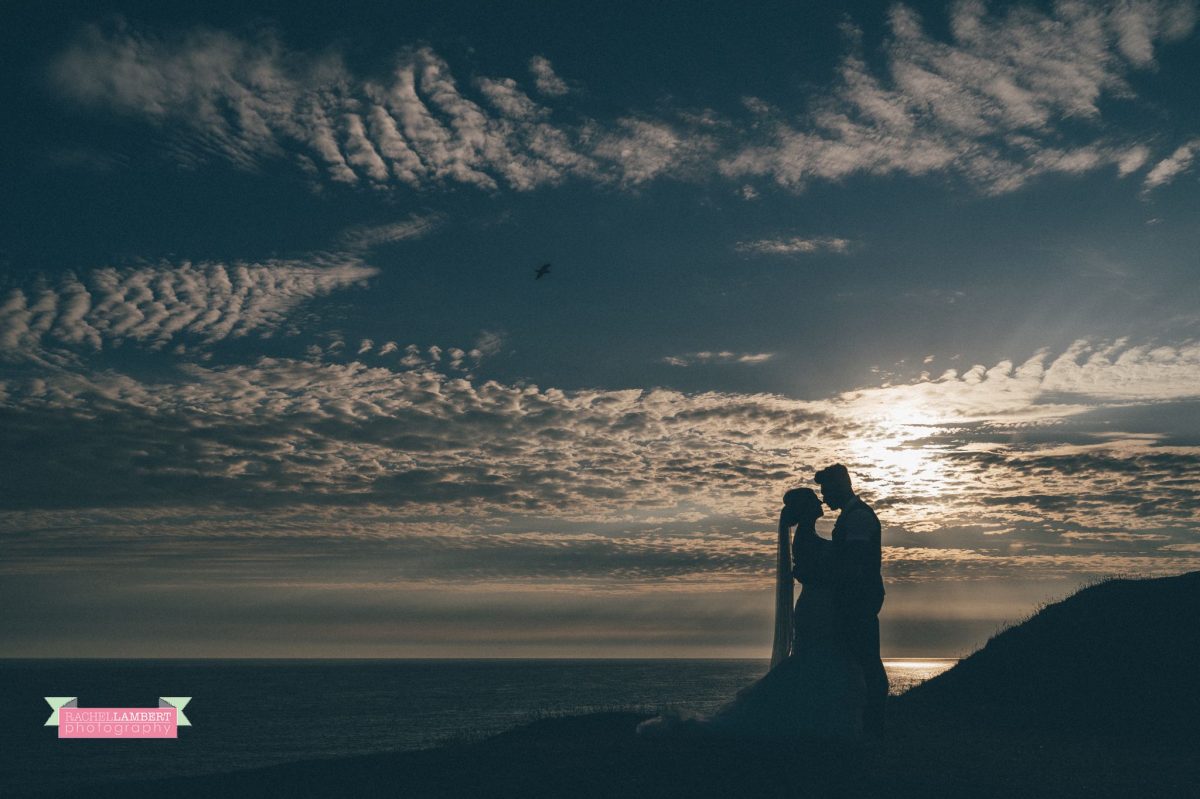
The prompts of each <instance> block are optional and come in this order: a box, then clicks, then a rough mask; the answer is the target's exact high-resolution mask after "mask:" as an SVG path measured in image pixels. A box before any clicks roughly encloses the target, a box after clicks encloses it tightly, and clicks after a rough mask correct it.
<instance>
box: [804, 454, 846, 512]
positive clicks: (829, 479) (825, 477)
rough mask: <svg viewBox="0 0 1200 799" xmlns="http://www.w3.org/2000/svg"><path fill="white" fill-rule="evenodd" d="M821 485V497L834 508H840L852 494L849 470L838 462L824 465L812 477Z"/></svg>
mask: <svg viewBox="0 0 1200 799" xmlns="http://www.w3.org/2000/svg"><path fill="white" fill-rule="evenodd" d="M813 479H815V480H816V481H817V483H818V484H820V486H821V499H823V500H824V501H825V504H826V505H828V506H829V507H831V508H833V509H834V510H841V509H842V508H844V507H845V506H846V503H847V502H849V501H850V498H851V497H853V496H854V489H853V488H851V487H850V472H849V471H848V470H847V469H846V467H845V466H843V465H842V464H840V463H835V464H833V465H832V466H826V467H825V468H824V469H822V470H821V471H819V472H817V474H816V477H814V478H813Z"/></svg>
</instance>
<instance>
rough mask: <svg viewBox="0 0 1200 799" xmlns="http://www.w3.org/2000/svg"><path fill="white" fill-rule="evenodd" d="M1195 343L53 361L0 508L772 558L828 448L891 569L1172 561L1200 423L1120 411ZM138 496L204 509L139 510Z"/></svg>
mask: <svg viewBox="0 0 1200 799" xmlns="http://www.w3.org/2000/svg"><path fill="white" fill-rule="evenodd" d="M1196 353H1197V349H1196V346H1195V345H1194V344H1187V345H1182V346H1176V347H1148V346H1131V345H1129V344H1127V343H1122V344H1108V345H1103V344H1097V343H1087V342H1080V343H1079V344H1077V345H1075V346H1074V347H1072V348H1071V349H1070V350H1069V351H1068V352H1065V353H1063V354H1061V355H1059V356H1057V357H1054V358H1050V357H1049V356H1048V355H1047V354H1044V353H1042V354H1038V355H1036V356H1035V357H1034V358H1032V359H1028V360H1027V361H1026V362H1025V363H1024V364H1022V365H1021V366H1019V367H1016V366H1013V365H1012V364H1010V363H1007V362H1005V363H1001V364H997V365H996V366H994V367H991V368H983V367H979V368H977V369H970V370H967V371H965V372H964V373H963V374H961V375H960V374H957V373H954V374H945V375H943V376H942V377H941V378H938V379H932V378H925V379H921V380H918V381H916V382H913V383H907V384H902V385H897V386H890V387H883V388H876V389H866V390H862V391H857V392H850V393H847V394H844V395H841V396H838V397H832V398H829V399H826V400H819V401H800V400H793V399H789V398H785V397H780V396H776V395H766V394H749V395H747V394H717V393H700V394H685V393H679V392H673V391H662V390H654V391H643V390H629V391H611V390H608V391H600V390H589V391H570V392H567V391H561V390H558V389H554V388H546V389H542V388H538V387H534V386H522V385H505V384H502V383H498V382H495V381H481V380H477V379H476V380H468V379H465V378H463V377H454V376H452V375H448V374H445V373H442V372H440V371H438V369H437V368H436V366H437V363H436V362H435V361H434V360H433V359H432V358H422V359H421V362H420V363H419V364H414V366H413V368H411V369H395V368H380V367H369V366H366V365H364V364H362V363H359V362H357V361H350V362H347V363H325V362H320V361H297V360H290V359H267V358H264V359H260V360H258V361H257V362H255V363H253V364H248V365H224V366H215V367H208V366H203V365H197V364H186V365H183V366H180V367H179V368H178V370H177V372H176V373H175V374H174V375H168V376H164V377H161V378H159V379H154V380H150V379H137V378H134V377H132V376H130V375H124V374H119V373H115V372H111V371H107V372H87V371H86V370H64V369H58V370H54V371H49V372H47V373H45V374H41V375H39V376H37V377H24V378H14V379H8V380H5V381H3V382H0V416H2V417H3V426H2V428H0V430H2V431H3V433H2V434H0V436H2V440H3V444H4V446H3V447H2V448H0V452H3V453H5V454H4V456H3V459H2V460H0V473H2V476H3V478H4V483H5V485H6V486H9V487H10V488H11V490H10V491H7V492H6V493H5V496H4V500H3V502H4V506H5V510H4V513H3V517H4V520H5V521H4V525H5V528H4V529H6V530H8V531H9V532H8V534H9V535H12V536H15V540H17V541H18V542H20V544H21V547H22V552H24V553H25V554H24V556H23V557H25V558H26V559H27V560H36V553H37V552H38V551H39V547H40V546H41V544H39V543H38V540H39V539H38V537H37V536H31V535H30V532H29V531H30V530H33V529H46V530H53V529H62V528H61V527H56V525H59V524H60V523H61V519H59V520H58V521H54V519H55V518H57V517H60V516H62V514H64V513H65V511H64V510H63V509H65V508H73V509H74V510H73V511H71V512H70V513H71V514H73V515H74V518H76V519H77V520H80V523H87V522H83V521H82V520H87V519H91V520H92V522H90V523H88V525H89V527H94V528H95V529H97V530H99V529H102V528H103V529H110V530H112V531H114V532H113V534H114V535H134V536H137V537H142V538H145V539H148V540H150V541H158V540H159V539H160V537H162V536H166V537H167V538H170V537H171V536H177V535H183V536H184V538H185V539H186V538H187V537H189V536H191V537H198V538H200V539H203V538H204V537H205V536H208V535H210V534H211V535H212V536H214V537H215V538H216V539H218V540H223V539H224V538H225V537H228V535H231V534H234V535H237V536H238V537H239V541H240V543H237V544H236V547H235V548H236V549H237V551H238V552H240V553H242V554H243V556H245V557H251V556H250V554H249V553H251V552H253V551H255V547H256V546H258V545H257V544H255V543H254V541H255V538H256V536H260V535H261V536H263V537H264V540H265V539H267V538H270V539H271V540H272V541H275V540H277V539H278V538H280V537H282V538H284V539H289V540H290V539H295V540H294V541H293V543H292V544H287V545H283V544H278V543H275V544H272V545H271V546H272V547H274V548H275V550H274V551H275V552H276V554H275V555H273V556H271V557H282V556H283V554H284V553H288V552H300V553H303V552H313V551H316V550H319V549H320V548H321V547H322V546H325V543H321V542H322V541H324V542H326V543H327V542H328V541H333V540H339V539H340V540H343V541H347V542H350V541H358V540H364V539H370V540H378V541H385V540H386V541H390V542H391V543H388V544H386V546H387V547H390V549H389V552H390V553H391V554H390V555H388V557H391V558H394V559H395V561H394V562H395V563H397V564H399V563H408V562H411V563H414V564H415V563H423V564H425V566H427V567H428V569H429V570H428V571H427V572H425V574H426V575H427V576H428V577H429V578H430V579H433V578H434V577H435V576H436V575H437V574H441V571H439V570H441V569H443V567H444V569H446V570H452V569H453V568H455V567H454V565H453V564H454V563H455V562H456V561H457V558H458V555H461V554H462V553H463V552H465V551H466V550H470V549H476V550H478V551H484V552H487V553H488V562H489V564H490V565H488V566H486V567H484V566H481V567H480V568H483V569H485V571H487V573H489V574H492V575H494V576H495V577H496V579H502V578H503V577H504V576H505V575H508V576H509V577H513V578H516V577H521V576H524V577H529V578H530V579H535V578H536V579H542V578H546V577H547V575H550V574H553V573H560V574H573V575H579V574H584V573H593V571H590V570H594V573H595V574H596V575H602V574H605V573H607V574H609V575H610V576H612V575H622V579H628V580H637V579H651V578H654V579H658V578H663V577H665V576H669V575H674V576H675V577H678V578H684V577H689V578H690V577H698V576H700V575H703V574H709V575H710V576H711V575H714V574H718V573H720V574H727V575H732V576H733V577H731V579H734V578H735V577H736V575H741V577H740V578H736V579H749V578H754V579H757V578H758V576H761V575H760V572H761V564H759V563H758V561H757V560H756V558H757V557H758V555H756V554H754V553H761V551H762V549H763V548H764V547H767V548H769V546H768V544H769V529H767V528H769V524H770V521H769V519H768V518H766V517H767V516H769V511H770V509H771V508H772V506H773V505H774V503H775V502H776V501H777V498H778V496H779V495H780V494H781V493H782V491H783V490H784V489H786V488H788V487H790V486H792V485H795V484H796V482H797V481H799V480H802V479H803V476H804V474H805V473H809V472H811V470H812V469H813V467H815V466H817V465H820V464H823V463H825V462H828V461H830V460H834V459H837V460H842V461H844V462H846V463H847V464H848V465H849V466H850V467H851V469H852V470H853V471H854V472H855V473H856V474H857V475H858V476H859V478H860V484H861V486H862V488H863V490H864V491H866V492H867V493H868V495H869V496H873V497H875V498H877V500H878V503H877V504H878V506H879V508H880V510H881V512H882V513H883V514H884V518H885V520H886V521H887V523H888V533H887V535H888V540H889V546H892V547H894V548H893V549H890V550H889V555H888V558H889V569H891V570H892V574H893V576H894V577H895V578H897V579H914V580H915V579H928V578H930V577H934V576H938V575H945V574H947V573H950V572H953V573H956V574H957V573H961V574H968V573H969V574H973V575H977V576H986V575H997V574H1004V573H1018V572H1019V573H1028V572H1030V571H1038V570H1040V571H1045V572H1047V573H1054V574H1063V573H1069V572H1072V571H1075V572H1083V571H1086V572H1089V573H1090V572H1104V571H1119V570H1134V569H1136V570H1139V571H1155V570H1166V569H1177V568H1180V566H1181V564H1182V563H1183V562H1185V561H1189V562H1190V559H1192V558H1194V557H1195V553H1194V552H1192V551H1191V550H1189V549H1186V548H1180V547H1186V546H1187V545H1188V544H1189V543H1192V542H1194V540H1195V535H1196V527H1197V522H1196V520H1197V515H1198V513H1200V496H1198V492H1197V486H1196V485H1195V482H1194V480H1193V479H1191V475H1193V474H1194V473H1195V470H1196V468H1197V466H1200V448H1197V447H1195V446H1194V444H1191V443H1182V444H1171V443H1170V442H1169V441H1165V440H1164V438H1165V437H1167V435H1168V434H1169V433H1170V432H1171V431H1169V430H1166V429H1165V428H1162V427H1161V425H1162V424H1163V423H1162V422H1161V420H1159V421H1158V424H1160V432H1159V433H1146V432H1125V431H1123V430H1122V429H1121V428H1120V427H1115V426H1114V425H1113V424H1112V420H1113V418H1114V417H1112V416H1111V415H1108V416H1106V414H1111V413H1115V412H1117V411H1121V412H1128V411H1129V410H1130V409H1137V408H1150V409H1154V410H1155V411H1156V412H1157V409H1159V408H1161V404H1162V403H1176V404H1178V403H1186V402H1195V401H1197V400H1198V399H1200V391H1198V390H1197V389H1196V388H1195V386H1197V385H1200V359H1197V357H1196ZM1139 387H1140V388H1139ZM1148 418H1149V420H1150V421H1151V422H1152V423H1153V422H1155V420H1156V419H1157V416H1156V415H1155V413H1152V414H1150V416H1149V417H1148ZM1176 432H1179V431H1176ZM1183 432H1187V431H1183ZM1192 440H1194V436H1193V438H1192ZM79 442H87V443H86V445H81V444H80V443H79ZM30 449H33V450H38V451H53V452H55V453H56V457H54V458H46V459H34V460H30V459H28V458H25V457H23V456H22V455H21V454H20V453H22V452H26V451H29V450H30ZM147 513H150V514H159V518H168V517H170V516H171V515H172V514H175V515H177V516H179V517H181V518H185V519H188V521H183V522H179V523H177V524H176V523H170V524H163V525H158V524H157V523H156V527H155V529H157V530H159V532H156V533H147V532H146V529H147V528H146V526H145V525H144V520H145V518H146V514H147ZM198 517H199V518H200V519H203V520H206V521H203V522H201V521H197V518H198ZM101 518H103V519H105V520H106V521H105V522H104V524H99V520H100V519H101ZM303 518H307V519H308V521H307V522H303V521H301V520H302V519H303ZM231 519H232V520H233V521H230V520H231ZM434 520H440V521H436V523H435V522H434ZM447 522H449V523H450V526H448V525H447ZM231 525H232V526H231ZM68 526H70V525H68ZM183 526H187V527H188V530H187V532H186V533H181V532H180V527H183ZM234 528H237V530H239V531H240V532H235V531H234ZM122 530H124V532H121V531H122ZM206 531H207V532H206ZM222 531H224V532H222ZM463 535H468V536H469V540H468V539H463V538H462V536H463ZM307 538H312V540H310V541H309V542H308V543H304V539H307ZM401 539H402V540H401ZM54 540H55V541H58V543H54V544H53V545H51V539H46V542H45V546H47V547H51V548H54V549H57V548H59V547H60V546H66V545H67V544H66V543H64V541H65V539H63V540H59V539H54ZM314 542H315V543H314ZM145 545H146V546H150V545H151V544H149V543H147V544H145ZM154 546H158V544H154ZM180 546H186V544H180ZM230 546H234V545H232V544H231V545H230ZM264 546H265V544H264ZM380 546H384V545H383V544H380ZM576 546H578V550H576V549H573V548H574V547H576ZM355 551H357V550H355ZM584 551H586V552H587V553H588V557H587V558H580V557H577V556H578V555H579V553H580V552H584ZM938 551H941V552H940V554H938ZM963 552H967V553H970V554H969V556H966V555H963V554H962V553H963ZM456 553H458V554H457V555H456ZM359 554H360V555H361V554H362V553H361V552H359ZM251 560H253V558H251ZM371 562H372V561H371V558H365V559H363V560H362V561H361V563H360V565H359V566H358V567H356V568H359V569H368V568H369V564H370V563H371ZM439 564H441V565H439ZM756 564H757V565H756ZM414 569H416V567H415V566H414ZM581 570H582V571H581ZM414 573H415V571H414ZM448 573H449V572H447V574H448ZM639 575H640V577H639ZM598 578H599V577H598Z"/></svg>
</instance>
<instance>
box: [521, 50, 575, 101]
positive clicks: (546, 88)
mask: <svg viewBox="0 0 1200 799" xmlns="http://www.w3.org/2000/svg"><path fill="white" fill-rule="evenodd" d="M529 71H530V72H531V73H533V78H534V85H536V86H537V90H538V91H539V92H541V93H542V94H545V95H549V96H550V97H560V96H562V95H564V94H566V93H567V92H568V91H570V89H569V88H568V87H567V84H566V81H564V80H563V79H562V78H560V77H559V76H558V75H557V74H556V73H555V72H554V67H553V66H551V64H550V61H549V59H547V58H545V57H543V56H540V55H535V56H534V57H533V58H531V59H529Z"/></svg>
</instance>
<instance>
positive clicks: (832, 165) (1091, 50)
mask: <svg viewBox="0 0 1200 799" xmlns="http://www.w3.org/2000/svg"><path fill="white" fill-rule="evenodd" d="M1195 20H1196V13H1195V5H1194V3H1192V2H1173V1H1171V0H1159V1H1158V2H1153V1H1150V2H1138V3H1128V2H1110V3H1089V4H1081V3H1061V4H1057V5H1055V6H1054V7H1053V9H1052V10H1051V11H1048V12H1047V11H1042V10H1039V9H1036V8H1034V7H1032V6H1028V5H1017V6H1013V7H1010V8H1008V9H1007V10H1004V11H1002V12H997V13H989V11H988V8H987V6H985V4H984V3H982V2H961V3H957V4H955V5H954V6H953V7H952V9H951V11H950V20H949V22H950V25H949V28H950V38H949V40H948V41H944V40H942V39H940V38H938V37H936V36H934V35H933V34H931V33H930V32H929V31H928V29H927V26H926V25H925V23H924V22H923V21H922V20H921V19H920V17H919V16H918V15H917V14H916V13H915V12H914V11H913V10H911V9H910V8H908V7H907V6H904V5H902V4H898V5H896V6H894V7H893V8H892V10H891V12H890V29H891V35H890V37H889V38H888V39H887V41H886V42H885V44H884V46H883V52H882V53H879V54H875V53H870V54H868V53H866V52H863V49H862V45H861V43H860V42H859V37H858V34H857V33H856V32H855V31H853V30H851V29H848V30H849V39H850V40H851V46H850V51H849V53H848V54H847V55H846V56H845V57H844V58H843V59H842V61H841V62H840V65H839V69H838V75H839V78H838V81H837V82H836V84H835V86H834V88H833V89H832V90H831V91H829V92H826V93H823V94H817V95H814V96H811V97H807V98H804V100H805V102H804V107H805V108H807V109H809V110H808V111H807V112H806V113H804V114H797V113H795V112H794V111H793V110H789V109H787V108H776V107H772V106H770V105H768V104H767V103H765V102H763V101H761V100H759V99H757V98H753V97H748V98H746V100H745V105H746V109H747V111H746V113H747V114H748V115H749V118H748V119H747V118H745V117H739V118H728V117H722V116H721V115H718V114H716V113H715V112H712V111H705V112H703V113H695V112H690V111H687V110H670V109H665V110H660V111H659V112H658V113H654V114H649V113H644V112H639V111H636V110H631V111H629V112H627V113H625V114H623V115H619V116H618V117H617V118H616V119H610V120H597V119H590V118H587V117H586V116H581V115H579V114H575V115H574V117H573V118H572V120H571V121H564V117H563V112H562V109H559V110H558V111H557V112H555V113H552V109H551V107H550V106H548V105H546V104H544V102H550V101H558V102H561V101H565V100H567V99H569V98H570V94H571V93H570V92H569V87H568V86H567V85H566V83H565V82H564V81H563V80H562V78H561V77H559V76H558V74H557V73H556V72H555V71H554V68H553V65H552V64H551V63H550V62H549V61H548V60H547V59H546V58H544V57H543V56H540V55H535V56H533V57H532V58H531V60H530V62H529V67H530V71H531V76H532V80H533V88H534V89H535V90H536V93H537V94H538V95H539V96H540V98H541V100H542V101H544V102H539V100H535V99H533V97H531V96H530V94H529V93H528V92H527V91H526V90H525V89H524V88H522V84H521V83H520V82H518V81H517V80H516V79H514V78H508V77H486V76H478V77H474V78H473V79H471V80H469V81H461V82H460V81H459V80H456V78H455V77H454V75H453V72H452V69H451V66H450V64H449V63H448V62H446V60H445V59H443V58H442V57H441V56H440V55H438V53H436V52H435V51H433V50H432V49H430V48H428V47H422V48H415V49H406V50H402V51H401V52H399V53H398V54H397V55H396V57H395V64H396V66H395V68H394V69H393V71H392V72H391V73H390V74H388V75H385V76H382V77H377V76H360V75H355V74H353V73H352V72H351V71H350V70H349V69H348V68H347V67H346V66H345V64H344V63H343V61H342V59H341V58H340V57H339V56H338V54H337V53H334V52H326V53H322V54H315V53H302V52H296V51H292V50H289V49H288V48H286V47H285V45H284V44H283V43H282V42H281V41H280V40H279V39H278V37H275V36H272V35H263V36H260V37H258V38H245V37H239V36H236V35H234V34H231V33H228V32H224V31H219V30H211V29H195V30H191V31H185V32H179V33H174V34H166V33H163V34H155V33H150V32H139V31H136V30H132V29H129V28H121V29H118V30H116V31H113V32H108V33H106V32H103V31H101V30H100V29H99V28H91V29H89V30H88V31H87V32H86V33H85V34H84V35H82V36H81V37H80V38H79V39H78V40H77V41H76V42H74V43H73V44H72V45H71V46H70V47H69V48H68V49H67V50H65V51H64V52H62V53H60V54H59V55H58V57H57V59H56V60H55V63H54V67H53V75H54V76H55V78H56V82H57V85H58V87H59V90H60V91H61V92H62V93H63V94H64V95H66V96H67V97H69V98H71V99H72V100H74V101H76V102H79V103H82V104H85V105H89V106H93V107H103V108H109V109H114V110H117V111H120V112H123V113H126V114H131V115H134V116H137V117H140V118H143V119H146V120H148V121H150V122H152V123H153V124H155V125H159V126H164V127H166V126H172V129H173V130H174V131H176V132H178V131H184V132H188V131H190V136H184V137H182V139H181V140H182V141H184V142H185V144H184V145H182V146H178V147H176V154H177V155H178V156H179V157H180V158H183V159H185V160H187V161H189V162H193V163H198V162H200V161H202V160H204V159H207V158H209V157H214V156H215V157H220V158H226V159H228V160H230V161H232V162H233V163H235V164H239V165H241V166H243V167H246V168H256V167H257V165H259V164H260V163H261V162H262V161H263V160H264V159H271V158H279V157H289V158H292V159H294V160H295V161H297V162H298V163H299V164H300V165H301V166H303V167H304V168H305V169H308V170H311V171H313V172H314V173H315V174H320V175H323V176H324V177H325V178H326V179H328V180H330V181H333V182H335V183H343V184H366V185H372V186H376V187H394V186H407V187H413V188H417V187H429V186H439V185H449V184H466V185H471V186H476V187H478V188H481V189H485V190H489V191H494V190H497V189H499V188H501V187H508V188H510V189H514V190H518V191H526V190H531V189H534V188H537V187H539V186H547V185H555V184H558V183H561V182H563V181H565V180H568V179H580V180H586V181H592V182H599V183H604V184H614V185H619V186H624V187H636V186H638V185H640V184H643V183H646V182H647V181H650V180H654V179H657V178H660V177H663V176H671V177H675V178H681V179H694V180H702V179H708V178H712V177H714V176H724V177H726V178H729V179H731V180H735V181H737V183H738V185H739V186H742V185H743V184H744V183H745V181H746V180H747V179H752V178H754V177H762V178H767V179H770V180H772V181H774V182H775V183H777V184H779V185H781V186H784V187H787V188H789V189H792V190H802V189H803V188H804V187H805V186H806V185H807V184H808V183H810V182H812V181H814V180H821V181H837V180H840V179H843V178H845V177H848V176H850V175H854V174H869V175H891V174H904V175H914V176H920V175H931V174H951V175H956V176H959V177H961V178H963V179H964V180H966V181H967V182H968V183H970V184H972V185H974V186H976V187H977V188H979V189H981V190H983V191H985V192H988V193H1001V192H1006V191H1012V190H1014V189H1016V188H1018V187H1020V186H1022V185H1024V184H1025V183H1026V182H1028V181H1029V180H1030V179H1033V178H1035V177H1037V176H1039V175H1044V174H1049V173H1060V174H1081V173H1085V172H1090V171H1094V170H1098V169H1101V168H1105V167H1108V168H1113V169H1115V171H1116V173H1117V174H1118V175H1119V176H1125V175H1128V174H1131V173H1134V172H1136V171H1138V170H1140V169H1142V168H1143V167H1144V166H1145V165H1146V164H1147V163H1148V162H1149V160H1150V159H1151V157H1152V155H1153V153H1152V151H1151V149H1150V147H1149V146H1148V145H1147V144H1146V143H1145V142H1143V141H1139V140H1138V138H1137V136H1136V135H1127V136H1124V137H1122V136H1120V135H1117V134H1114V133H1112V132H1111V131H1112V125H1111V123H1109V121H1108V120H1103V119H1102V118H1101V108H1102V102H1101V101H1102V100H1104V99H1106V98H1112V99H1120V100H1122V101H1125V102H1134V101H1136V97H1135V95H1134V91H1133V89H1132V87H1131V84H1130V81H1129V76H1130V75H1131V74H1133V73H1134V72H1137V71H1147V70H1152V69H1154V68H1155V67H1156V60H1155V55H1156V49H1157V48H1158V47H1160V46H1161V45H1163V44H1166V43H1170V42H1173V41H1178V40H1180V39H1182V38H1184V37H1186V36H1187V35H1189V34H1190V33H1191V31H1192V30H1193V28H1194V26H1195ZM876 55H878V56H879V58H876V57H875V56H876ZM875 63H882V64H883V66H882V68H876V67H874V66H872V64H875ZM172 138H173V139H175V140H180V139H179V137H178V136H173V137H172ZM1068 140H1071V141H1075V142H1076V143H1075V144H1074V145H1071V146H1068V145H1065V144H1064V142H1065V141H1068ZM1193 145H1194V142H1189V143H1187V144H1185V145H1183V146H1181V147H1179V149H1177V150H1176V151H1175V152H1174V153H1173V154H1172V155H1170V156H1168V157H1166V158H1164V159H1162V160H1160V162H1159V163H1158V165H1157V166H1156V167H1155V168H1154V170H1152V171H1151V172H1150V174H1149V175H1147V176H1146V178H1145V181H1146V183H1145V185H1146V188H1147V189H1150V188H1153V187H1154V186H1157V185H1161V184H1162V183H1165V182H1167V181H1169V180H1170V179H1171V178H1172V177H1174V176H1175V175H1176V174H1178V173H1180V172H1181V171H1183V170H1186V169H1187V168H1189V165H1190V163H1191V154H1192V151H1193V150H1194V146H1193ZM746 189H749V190H750V191H751V192H753V191H754V190H753V187H749V186H744V187H743V192H745V191H746ZM747 196H749V195H747Z"/></svg>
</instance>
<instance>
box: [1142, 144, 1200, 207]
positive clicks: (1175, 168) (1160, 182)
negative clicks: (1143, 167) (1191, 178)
mask: <svg viewBox="0 0 1200 799" xmlns="http://www.w3.org/2000/svg"><path fill="white" fill-rule="evenodd" d="M1197 150H1200V139H1192V140H1191V141H1189V142H1187V143H1186V144H1181V145H1180V146H1179V149H1177V150H1176V151H1175V152H1173V153H1171V155H1170V156H1169V157H1167V158H1164V159H1163V160H1161V161H1159V162H1158V163H1157V164H1155V165H1154V167H1153V168H1152V169H1151V170H1150V171H1149V172H1148V173H1146V179H1145V180H1144V181H1142V192H1143V193H1144V194H1148V193H1149V192H1151V191H1152V190H1154V189H1157V188H1158V187H1159V186H1165V185H1167V184H1168V183H1170V182H1171V181H1173V180H1174V179H1175V178H1177V177H1179V176H1180V175H1182V174H1184V173H1185V172H1187V171H1188V170H1189V169H1191V168H1192V161H1193V160H1194V159H1195V157H1196V151H1197Z"/></svg>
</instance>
